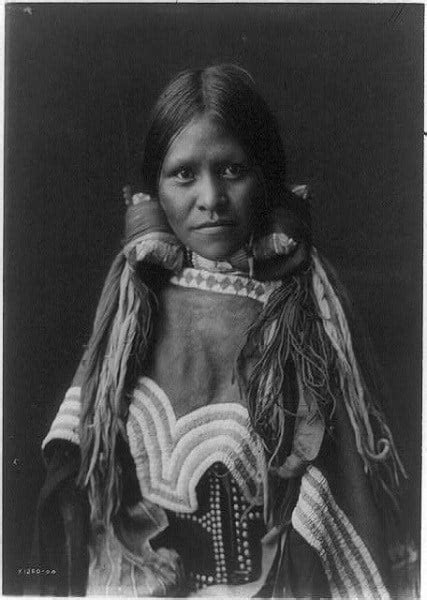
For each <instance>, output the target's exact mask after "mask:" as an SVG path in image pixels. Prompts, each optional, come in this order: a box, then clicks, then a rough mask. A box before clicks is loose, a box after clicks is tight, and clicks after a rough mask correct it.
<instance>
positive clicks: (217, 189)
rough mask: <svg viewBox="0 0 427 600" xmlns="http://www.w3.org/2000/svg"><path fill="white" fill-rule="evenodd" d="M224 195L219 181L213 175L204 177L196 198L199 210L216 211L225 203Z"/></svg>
mask: <svg viewBox="0 0 427 600" xmlns="http://www.w3.org/2000/svg"><path fill="white" fill-rule="evenodd" d="M226 201H227V199H226V195H225V191H224V189H223V186H222V185H221V181H219V180H218V178H217V177H215V176H213V175H206V176H205V177H203V178H202V179H201V180H200V185H199V189H198V196H197V207H198V209H199V210H202V211H203V210H206V211H210V212H215V211H217V210H218V209H219V208H220V207H222V206H223V205H224V204H225V203H226Z"/></svg>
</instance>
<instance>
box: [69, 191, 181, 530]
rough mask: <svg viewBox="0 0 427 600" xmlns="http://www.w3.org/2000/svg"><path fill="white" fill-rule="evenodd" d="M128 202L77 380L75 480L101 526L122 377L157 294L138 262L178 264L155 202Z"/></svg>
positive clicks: (120, 429) (143, 345)
mask: <svg viewBox="0 0 427 600" xmlns="http://www.w3.org/2000/svg"><path fill="white" fill-rule="evenodd" d="M125 198H126V199H127V201H128V208H127V212H126V227H125V236H124V244H123V249H122V250H121V251H120V252H119V254H118V255H117V257H116V258H115V260H114V262H113V265H112V267H111V269H110V272H109V273H108V276H107V279H106V281H105V284H104V288H103V290H102V294H101V299H100V301H99V304H98V308H97V312H96V316H95V322H94V326H93V332H92V336H91V339H90V341H89V345H88V348H87V356H86V373H85V377H84V380H83V385H82V416H81V431H80V440H81V454H82V465H81V470H80V476H79V481H80V483H81V484H83V485H85V486H89V500H90V504H91V519H92V521H93V522H94V523H97V524H99V525H103V526H106V525H107V524H108V523H109V522H110V520H111V518H112V516H113V515H114V514H115V512H116V511H117V510H118V508H119V504H120V480H121V473H120V464H118V462H117V461H116V448H117V442H118V439H119V437H120V436H122V437H124V438H125V431H124V424H125V422H126V409H127V403H126V399H125V394H126V382H127V377H128V374H129V372H130V370H131V369H132V366H133V367H134V368H135V369H136V368H137V366H138V364H140V363H142V362H143V360H144V358H145V355H146V352H147V348H148V344H149V340H150V336H151V332H152V311H153V302H154V303H155V297H154V295H153V293H152V292H151V290H150V289H149V287H148V286H147V285H146V284H145V283H144V280H143V278H142V277H140V276H139V274H137V273H136V267H137V263H140V262H142V261H144V262H145V263H152V264H157V265H161V266H162V267H164V268H167V269H170V270H172V271H177V272H178V271H180V270H181V269H182V267H183V260H184V252H183V248H182V246H181V245H180V244H179V243H178V241H177V239H176V238H175V236H174V235H173V233H172V231H171V230H170V227H169V224H168V223H167V220H166V217H165V216H164V213H163V211H162V210H161V208H160V205H159V204H158V202H157V201H155V200H152V199H151V198H150V196H147V195H145V194H135V195H134V196H132V197H131V198H129V196H128V192H127V190H125Z"/></svg>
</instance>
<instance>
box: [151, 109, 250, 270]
mask: <svg viewBox="0 0 427 600" xmlns="http://www.w3.org/2000/svg"><path fill="white" fill-rule="evenodd" d="M260 188H261V186H260V183H259V178H258V176H257V175H256V173H255V168H254V165H252V164H251V163H250V161H249V159H248V156H247V155H246V153H245V151H244V150H243V148H242V147H241V145H240V144H239V142H238V141H237V140H236V139H235V138H234V137H233V136H232V135H230V134H229V133H228V132H227V131H226V130H225V129H224V128H223V127H222V126H221V125H219V124H218V123H217V122H216V121H215V120H214V119H213V118H212V117H211V116H209V115H202V116H200V117H197V118H196V119H194V120H193V121H191V122H190V123H189V124H188V125H187V126H186V127H185V128H184V129H183V130H182V131H181V132H180V133H179V134H178V136H177V137H176V139H175V140H174V141H173V142H172V144H171V146H170V147H169V150H168V152H167V154H166V156H165V159H164V161H163V164H162V168H161V172H160V178H159V201H160V204H161V206H162V207H163V210H164V211H165V213H166V216H167V218H168V221H169V223H170V226H171V227H172V229H173V231H174V232H175V235H176V236H177V237H178V238H179V240H180V241H181V242H182V244H184V246H186V247H187V248H190V249H191V250H193V251H194V252H196V253H197V254H200V255H201V256H203V257H205V258H208V259H211V260H218V259H225V258H227V257H230V256H231V255H232V254H234V252H236V251H237V250H239V249H240V248H241V247H242V246H243V245H244V244H245V243H246V242H247V241H248V240H249V238H250V235H251V232H252V229H253V225H254V221H255V213H256V211H255V207H256V205H257V204H258V205H259V198H260Z"/></svg>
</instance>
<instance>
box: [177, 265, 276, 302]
mask: <svg viewBox="0 0 427 600" xmlns="http://www.w3.org/2000/svg"><path fill="white" fill-rule="evenodd" d="M170 282H171V283H172V284H173V285H177V286H181V287H187V288H195V289H199V290H205V291H208V292H218V293H219V294H228V295H231V296H244V297H246V298H253V299H254V300H258V301H259V302H262V303H265V302H267V300H268V297H269V296H270V294H271V292H273V291H274V290H275V289H276V288H277V287H279V286H280V285H281V282H280V281H269V282H267V283H262V282H261V281H256V280H254V279H249V278H248V277H244V276H243V275H234V274H233V275H231V274H226V273H219V272H218V273H214V272H212V271H204V270H203V269H191V268H186V269H183V271H182V272H181V273H180V274H179V275H174V276H173V277H172V278H171V279H170Z"/></svg>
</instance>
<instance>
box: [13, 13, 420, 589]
mask: <svg viewBox="0 0 427 600" xmlns="http://www.w3.org/2000/svg"><path fill="white" fill-rule="evenodd" d="M422 49H423V7H422V5H408V4H406V5H396V4H391V5H390V4H383V5H378V4H377V5H352V4H349V5H311V4H294V5H292V4H288V5H285V4H259V5H257V4H252V5H229V4H227V5H218V4H217V5H213V4H200V5H188V4H186V5H173V4H163V5H160V4H157V5H150V4H121V5H115V4H112V5H99V4H98V5H94V4H92V5H90V4H89V5H83V4H81V5H77V4H61V5H60V4H30V5H23V4H21V5H7V6H6V86H7V87H6V150H7V151H6V163H5V165H6V170H5V173H6V202H5V277H6V287H5V368H4V400H5V401H4V428H5V429H4V487H3V490H4V505H3V516H4V546H3V554H4V567H5V569H4V579H3V581H4V593H21V589H22V587H21V586H22V582H23V576H22V575H18V574H17V569H19V568H22V567H26V566H37V565H31V564H29V562H28V550H29V547H30V540H31V532H32V527H33V523H34V516H35V506H36V498H37V493H38V491H39V489H40V485H41V483H42V480H43V464H42V460H41V455H40V450H39V448H40V444H41V441H42V438H43V436H44V435H45V434H46V431H47V429H48V426H49V422H50V421H51V420H52V418H53V416H54V414H55V411H56V409H57V406H58V403H59V402H60V399H61V397H62V395H63V393H64V392H65V390H66V388H67V385H68V384H69V383H70V380H71V377H72V375H73V371H74V368H75V367H76V365H77V362H78V360H79V356H80V354H81V348H82V345H83V344H84V343H85V341H86V340H87V338H88V336H89V333H90V327H91V321H92V318H93V315H94V310H95V307H96V303H97V298H98V294H99V292H100V288H101V285H102V281H103V278H104V277H105V275H106V271H107V268H108V265H109V264H110V262H111V260H112V258H113V255H114V253H115V251H116V250H117V248H118V244H119V240H120V235H121V227H122V215H123V206H122V202H121V191H120V190H121V187H122V185H123V184H124V183H125V182H126V181H127V180H128V179H129V177H131V176H132V173H133V170H134V169H135V165H137V157H138V152H139V149H140V145H141V139H142V136H143V132H144V124H145V121H146V116H147V111H148V110H149V108H150V107H151V105H152V104H153V101H154V100H155V98H156V96H157V94H158V93H159V91H160V89H161V87H162V86H163V85H164V84H165V83H166V82H167V81H168V80H169V78H170V77H171V76H172V75H173V74H174V73H175V72H177V71H178V70H180V69H182V68H185V67H187V66H199V65H205V64H208V63H213V62H219V61H221V62H225V61H229V62H238V63H239V64H241V65H242V66H244V67H246V68H247V69H249V70H250V71H251V72H252V74H253V75H254V77H255V79H256V80H257V82H258V84H259V87H260V89H261V90H262V91H263V92H264V94H265V97H266V98H267V99H268V101H269V103H270V105H271V107H272V109H273V111H274V112H275V113H276V114H277V115H278V118H279V120H280V123H281V127H282V131H283V136H284V140H285V145H286V148H287V155H288V172H289V179H290V181H293V182H305V183H309V184H310V186H311V189H312V193H313V202H312V206H313V215H314V235H315V240H316V244H317V246H318V247H319V248H320V249H321V250H322V251H324V252H325V253H326V254H327V256H328V257H329V258H330V259H331V260H332V261H333V263H334V264H335V265H336V267H337V268H338V270H339V272H340V274H341V277H342V279H343V280H344V282H345V283H346V285H347V286H348V288H349V290H350V293H351V294H352V297H353V299H354V302H355V305H356V306H357V308H358V310H359V312H360V314H361V316H362V318H363V319H364V321H365V323H366V324H367V327H368V329H369V331H370V334H371V336H372V338H373V343H374V346H375V349H376V351H377V353H378V356H379V359H380V362H381V364H382V366H383V367H384V370H385V374H386V378H387V380H388V383H389V392H388V394H387V407H386V411H387V413H388V415H389V417H390V420H391V423H392V426H393V429H394V431H395V435H396V438H397V443H398V447H399V449H400V451H401V454H402V457H403V459H404V461H405V463H406V465H407V469H408V472H409V475H410V482H409V492H408V493H407V496H406V497H405V505H406V507H407V508H408V515H409V517H408V522H409V525H410V527H411V528H412V529H413V531H414V532H417V531H418V528H419V521H418V519H419V490H420V478H419V471H420V444H421V441H420V439H421V438H420V428H421V406H420V404H421V402H420V397H421V374H420V371H421V259H422V247H421V244H422V241H421V235H422V126H423V114H422V109H423V106H422V89H423V87H422V86H423V80H422V77H423V55H422ZM415 535H416V533H415Z"/></svg>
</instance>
